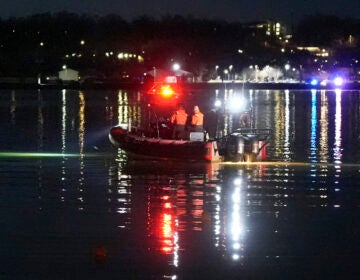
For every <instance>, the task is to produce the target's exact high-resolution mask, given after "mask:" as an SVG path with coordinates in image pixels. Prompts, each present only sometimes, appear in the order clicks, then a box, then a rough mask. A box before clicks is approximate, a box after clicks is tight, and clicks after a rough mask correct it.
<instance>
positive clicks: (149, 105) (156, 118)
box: [148, 104, 160, 138]
mask: <svg viewBox="0 0 360 280" xmlns="http://www.w3.org/2000/svg"><path fill="white" fill-rule="evenodd" d="M148 107H149V108H150V111H149V114H151V113H153V114H154V116H155V121H156V123H155V124H156V134H157V138H160V130H159V118H158V116H157V114H156V112H155V110H154V109H153V108H152V106H151V104H148ZM150 119H151V118H150V117H149V123H150Z"/></svg>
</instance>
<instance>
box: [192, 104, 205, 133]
mask: <svg viewBox="0 0 360 280" xmlns="http://www.w3.org/2000/svg"><path fill="white" fill-rule="evenodd" d="M190 124H191V131H193V132H203V131H204V114H203V113H202V112H201V111H200V109H199V106H194V113H193V115H192V116H191V123H190Z"/></svg>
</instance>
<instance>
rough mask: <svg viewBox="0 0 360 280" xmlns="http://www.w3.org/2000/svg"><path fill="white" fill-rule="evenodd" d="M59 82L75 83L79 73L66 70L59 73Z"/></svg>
mask: <svg viewBox="0 0 360 280" xmlns="http://www.w3.org/2000/svg"><path fill="white" fill-rule="evenodd" d="M59 80H60V81H63V82H77V81H79V71H76V70H73V69H70V68H66V69H63V70H61V71H59Z"/></svg>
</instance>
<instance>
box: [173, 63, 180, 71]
mask: <svg viewBox="0 0 360 280" xmlns="http://www.w3.org/2000/svg"><path fill="white" fill-rule="evenodd" d="M179 69H180V64H179V63H174V64H173V70H174V71H177V70H179Z"/></svg>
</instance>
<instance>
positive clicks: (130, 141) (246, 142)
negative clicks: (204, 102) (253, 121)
mask: <svg viewBox="0 0 360 280" xmlns="http://www.w3.org/2000/svg"><path fill="white" fill-rule="evenodd" d="M270 133H271V132H270V129H254V128H245V129H242V128H240V129H237V130H235V131H234V132H232V133H231V134H229V135H227V136H224V137H222V138H220V139H207V137H206V133H204V132H190V133H189V138H188V139H184V140H174V139H169V138H163V137H161V136H162V135H161V132H159V130H158V134H157V135H154V134H153V132H151V133H147V132H146V131H144V130H143V129H138V128H131V126H130V125H127V124H125V125H117V126H114V127H112V128H111V129H110V132H109V140H110V142H111V143H112V145H113V146H115V147H117V148H120V149H123V150H124V151H126V152H127V153H128V154H129V155H130V156H136V157H142V158H157V159H176V160H191V161H205V162H219V161H232V162H253V161H259V160H263V159H264V158H265V157H266V146H267V144H268V142H267V141H268V137H269V136H270ZM163 135H165V134H163Z"/></svg>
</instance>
